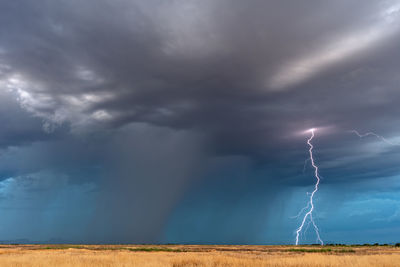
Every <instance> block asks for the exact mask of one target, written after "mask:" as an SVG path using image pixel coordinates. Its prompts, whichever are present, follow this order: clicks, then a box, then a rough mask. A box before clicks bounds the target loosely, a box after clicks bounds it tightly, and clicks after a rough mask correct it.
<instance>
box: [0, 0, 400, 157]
mask: <svg viewBox="0 0 400 267" xmlns="http://www.w3.org/2000/svg"><path fill="white" fill-rule="evenodd" d="M2 5H3V6H2V8H1V10H2V13H3V14H2V16H1V17H2V24H3V25H7V27H4V28H3V30H2V31H1V47H2V51H3V52H2V54H1V60H2V64H3V65H5V66H7V67H8V68H9V71H8V77H11V76H12V75H14V76H15V77H14V80H15V79H17V84H11V85H10V86H11V87H12V86H14V87H15V88H22V91H24V92H28V93H29V94H30V95H24V96H22V97H21V101H22V103H24V105H25V107H26V108H27V109H29V110H31V111H32V112H33V113H36V114H37V115H39V116H42V117H45V118H47V119H49V120H52V121H53V122H57V123H61V122H67V123H71V124H73V125H82V124H83V125H86V124H88V123H90V122H93V121H95V122H99V121H100V123H103V124H109V125H121V124H126V123H129V122H138V121H139V122H147V123H151V124H156V125H162V126H168V127H172V128H196V129H198V130H199V131H202V132H206V133H207V134H209V135H210V137H211V139H212V140H214V141H215V147H216V148H217V150H221V151H223V152H226V153H250V154H253V153H258V152H260V151H261V150H265V146H269V145H270V144H268V143H270V142H268V141H266V140H274V142H276V141H277V139H279V138H280V136H282V135H287V134H288V133H290V132H293V131H296V130H302V129H306V128H307V127H310V126H314V125H316V126H319V125H331V124H334V125H337V126H339V127H341V126H346V127H348V126H349V125H354V124H355V123H358V121H360V119H362V118H364V116H365V115H368V116H369V115H371V118H370V122H369V123H368V126H370V127H371V128H375V127H377V126H380V125H378V123H379V122H378V121H379V120H380V119H381V118H382V116H383V115H384V116H386V117H390V115H389V114H395V113H396V111H398V110H397V109H398V108H397V105H396V101H395V100H396V98H397V97H398V90H396V87H395V86H396V82H397V80H396V78H393V77H395V76H393V72H394V70H395V69H396V67H398V63H397V61H396V60H394V57H393V54H394V53H397V52H396V51H397V47H396V46H394V45H385V43H388V42H389V43H390V44H393V43H397V33H396V34H394V35H391V36H389V37H385V36H383V37H382V38H381V39H382V40H378V41H376V44H375V43H373V44H371V45H370V46H371V47H367V48H366V49H362V48H360V49H359V50H361V51H360V52H359V51H354V52H353V54H355V56H353V55H352V54H350V55H347V54H346V53H345V54H346V56H347V58H344V59H342V60H338V61H337V62H336V61H333V63H331V64H328V63H329V62H328V63H327V66H325V65H324V64H323V62H322V63H320V64H318V62H317V63H315V64H314V65H316V66H315V68H321V69H322V70H313V69H312V68H313V67H314V66H313V65H312V64H311V65H312V66H309V65H310V63H307V64H308V65H306V66H305V67H304V68H311V69H309V70H307V71H309V72H316V73H317V74H318V73H319V72H321V73H320V74H319V75H317V76H315V75H309V76H310V77H309V79H307V78H304V80H302V79H300V81H299V82H298V83H294V84H292V82H291V80H290V79H294V80H296V79H297V78H296V75H298V73H297V74H296V73H294V74H293V73H292V74H291V73H290V72H291V67H290V65H291V61H296V60H297V59H298V58H300V61H301V58H302V57H305V58H308V57H309V58H315V57H317V56H315V55H313V53H316V54H318V55H319V54H321V55H319V57H320V59H318V58H317V59H314V61H318V60H320V61H321V60H322V61H324V56H325V57H329V56H326V55H324V49H325V48H324V47H325V46H326V44H327V43H332V44H335V43H338V46H340V41H341V40H342V39H346V38H347V37H348V36H352V34H354V38H357V37H359V38H360V42H367V41H368V40H369V39H367V41H365V38H363V36H359V35H360V34H359V32H361V33H363V32H365V33H364V35H368V34H370V32H371V31H375V28H374V27H381V28H382V29H381V28H378V29H377V30H376V31H385V30H387V29H386V28H387V27H393V28H395V29H397V28H396V25H391V24H388V25H384V26H382V25H381V26H379V25H380V24H382V23H383V22H382V21H384V20H385V15H382V14H383V13H384V12H385V10H388V9H389V7H390V6H391V2H376V3H373V4H368V5H365V3H361V2H360V1H350V2H349V1H343V2H335V3H329V4H326V5H321V4H318V3H316V2H314V1H306V2H302V3H297V4H293V3H291V4H290V5H289V4H285V3H281V2H278V1H272V2H271V1H269V2H266V1H251V3H241V2H240V1H220V2H218V3H214V1H202V2H201V3H199V2H195V1H185V2H180V1H171V2H164V1H150V2H147V1H146V3H143V2H141V1H137V2H128V1H112V2H111V1H99V2H96V5H94V4H93V3H90V2H85V3H81V2H77V1H65V2H63V1H61V2H57V3H55V2H52V1H42V2H41V3H40V4H38V3H33V2H30V1H27V2H24V1H16V2H12V3H3V4H2ZM354 9H356V10H357V14H358V15H357V16H354V15H353V14H354V13H353V10H354ZM386 16H389V15H386ZM390 16H391V17H394V18H395V19H397V17H396V14H391V15H390ZM397 22H398V21H397V20H395V21H394V22H393V24H396V23H397ZM277 25H279V27H277ZM376 25H378V26H376ZM361 35H362V34H361ZM345 44H346V43H345ZM356 50H357V49H356ZM326 53H328V52H326ZM337 53H340V51H338V52H337ZM360 53H361V54H360ZM328 54H329V53H328ZM305 61H307V60H305ZM300 64H306V63H300ZM286 65H288V67H287V72H288V73H287V74H285V75H286V76H290V75H292V76H293V75H294V76H295V77H294V78H293V77H292V78H290V77H289V78H287V77H286V78H285V79H289V81H288V82H287V83H288V85H287V86H284V85H280V87H288V88H274V86H272V85H271V82H270V81H271V80H273V79H275V78H276V77H278V78H279V76H282V74H280V69H281V68H282V66H286ZM300 67H301V66H300ZM275 76H276V77H275ZM300 76H301V75H300ZM306 76H307V75H306ZM274 77H275V78H274ZM300 78H301V77H300ZM18 81H19V82H20V83H26V84H22V85H19V84H18ZM280 83H282V82H280ZM283 83H285V82H284V81H283ZM377 95H378V96H377ZM383 107H385V109H382V108H383ZM390 109H391V110H390ZM388 110H390V112H388ZM383 113H384V114H383ZM390 119H391V118H390ZM356 126H358V127H362V126H364V125H363V124H359V125H357V124H356ZM389 130H391V129H389Z"/></svg>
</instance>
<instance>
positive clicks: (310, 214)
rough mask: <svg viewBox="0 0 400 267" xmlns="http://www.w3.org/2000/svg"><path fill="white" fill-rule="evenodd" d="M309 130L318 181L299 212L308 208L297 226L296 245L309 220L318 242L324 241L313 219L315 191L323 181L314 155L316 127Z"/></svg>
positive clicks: (310, 152)
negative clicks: (313, 142) (305, 204)
mask: <svg viewBox="0 0 400 267" xmlns="http://www.w3.org/2000/svg"><path fill="white" fill-rule="evenodd" d="M309 131H310V132H311V137H310V138H309V139H307V144H308V146H309V147H310V148H309V150H308V152H309V154H310V158H309V160H310V162H311V165H312V167H313V168H314V176H315V178H316V183H315V186H314V190H313V191H312V192H311V194H310V199H309V201H308V203H307V206H306V207H304V208H303V209H302V210H301V211H300V213H299V215H298V216H300V214H301V213H302V212H303V211H306V210H308V211H307V212H306V213H305V214H304V217H303V220H302V221H301V224H300V226H299V228H297V230H296V245H298V244H299V236H300V233H301V232H302V230H303V228H304V224H305V223H306V222H307V220H310V222H311V223H312V225H313V227H314V230H315V234H316V235H317V240H318V242H319V243H320V244H321V245H323V244H324V242H323V241H322V239H321V237H320V235H319V229H318V227H317V224H316V223H315V222H314V219H313V211H314V195H315V193H316V192H317V191H318V188H319V183H320V181H321V178H320V176H319V169H318V166H317V164H315V161H314V156H313V149H314V146H313V144H312V143H311V141H312V140H313V138H314V136H315V134H314V132H315V129H314V128H313V129H310V130H309Z"/></svg>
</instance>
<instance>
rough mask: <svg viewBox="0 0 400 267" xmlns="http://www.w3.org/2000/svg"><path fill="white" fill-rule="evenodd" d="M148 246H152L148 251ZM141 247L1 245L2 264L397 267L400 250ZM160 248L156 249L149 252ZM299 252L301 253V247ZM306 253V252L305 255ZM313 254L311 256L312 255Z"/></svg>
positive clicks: (276, 247) (91, 266)
mask: <svg viewBox="0 0 400 267" xmlns="http://www.w3.org/2000/svg"><path fill="white" fill-rule="evenodd" d="M147 248H148V247H147ZM147 248H146V247H143V246H142V247H140V246H51V247H48V246H47V247H46V246H34V245H32V246H2V247H0V266H1V267H3V266H4V267H9V266H13V267H17V266H18V267H19V266H33V267H39V266H40V267H43V266H60V267H63V266H74V267H94V266H96V267H97V266H98V267H105V266H107V267H108V266H126V267H128V266H137V267H139V266H140V267H159V266H171V267H184V266H185V267H195V266H196V267H197V266H207V267H228V266H233V267H236V266H247V267H250V266H251V267H253V266H274V267H302V266H312V267H322V266H329V267H342V266H350V267H371V266H383V267H392V266H393V267H395V266H396V267H397V266H400V248H394V247H357V248H351V249H349V248H345V249H343V248H340V247H339V248H338V247H332V248H328V249H326V248H323V249H325V250H322V251H324V252H315V250H317V249H320V248H318V247H317V248H315V247H313V248H310V247H306V248H300V250H293V247H288V246H169V247H165V246H164V247H158V248H159V249H160V250H170V251H150V252H147V251H146V252H145V251H137V249H139V250H141V249H147ZM153 248H156V247H155V246H152V247H151V248H150V249H149V250H153ZM295 249H298V248H297V247H296V248H295ZM301 249H304V250H305V251H306V252H302V251H301ZM311 252H312V253H311Z"/></svg>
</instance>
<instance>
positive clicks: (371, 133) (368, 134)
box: [350, 130, 400, 146]
mask: <svg viewBox="0 0 400 267" xmlns="http://www.w3.org/2000/svg"><path fill="white" fill-rule="evenodd" d="M350 132H351V133H354V134H356V135H357V136H358V137H360V138H363V137H367V136H375V137H376V138H378V139H380V140H382V141H383V142H385V143H386V144H388V145H391V146H400V144H395V143H392V142H390V141H389V140H387V139H386V138H385V137H383V136H380V135H378V134H376V133H374V132H367V133H365V134H360V133H359V132H358V131H356V130H351V131H350Z"/></svg>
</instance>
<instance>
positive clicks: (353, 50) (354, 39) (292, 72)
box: [268, 4, 400, 90]
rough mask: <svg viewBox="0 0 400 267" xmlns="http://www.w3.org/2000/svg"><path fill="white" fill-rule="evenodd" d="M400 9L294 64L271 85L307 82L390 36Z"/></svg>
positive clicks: (382, 16) (390, 10)
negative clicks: (371, 25) (375, 23)
mask: <svg viewBox="0 0 400 267" xmlns="http://www.w3.org/2000/svg"><path fill="white" fill-rule="evenodd" d="M399 10H400V5H399V4H397V5H393V6H390V7H389V8H387V9H385V10H384V11H383V12H382V13H381V15H380V22H379V23H378V24H377V25H374V26H373V27H369V28H367V29H363V30H360V31H359V32H353V33H350V34H348V35H345V36H344V37H342V38H341V39H339V40H336V41H333V42H332V43H329V44H327V45H325V46H324V47H322V48H321V49H320V50H317V51H313V52H312V53H310V54H308V55H305V56H302V57H300V58H298V59H294V60H293V61H290V62H289V63H288V64H285V66H283V68H281V69H280V70H278V71H277V72H276V73H275V75H273V76H272V78H271V79H270V81H269V82H268V86H269V87H270V88H271V89H275V90H279V89H284V88H287V87H290V86H293V85H296V84H298V83H301V82H303V81H306V80H308V79H310V78H312V77H313V76H315V75H316V74H318V73H319V72H320V71H323V70H325V69H327V68H328V67H329V66H332V65H333V64H335V63H338V62H340V61H342V60H344V59H346V58H348V57H351V56H354V55H356V54H357V53H359V52H362V51H364V50H365V49H368V48H371V47H372V46H374V45H376V44H377V43H378V42H380V41H382V40H384V39H386V38H388V37H390V36H391V35H392V34H393V33H394V32H395V31H396V30H397V29H398V27H396V25H395V22H396V21H397V19H398V13H399Z"/></svg>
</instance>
